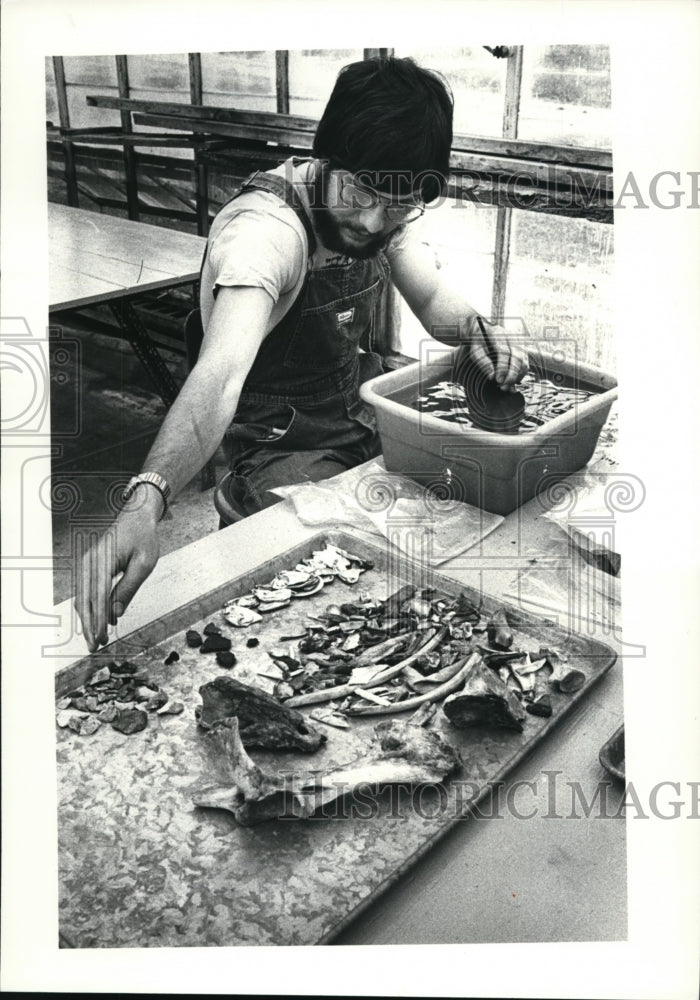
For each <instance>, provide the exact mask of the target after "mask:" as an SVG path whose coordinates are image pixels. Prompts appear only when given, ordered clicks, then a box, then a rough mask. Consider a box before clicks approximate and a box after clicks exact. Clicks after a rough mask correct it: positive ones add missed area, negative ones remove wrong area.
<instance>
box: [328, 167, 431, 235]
mask: <svg viewBox="0 0 700 1000" xmlns="http://www.w3.org/2000/svg"><path fill="white" fill-rule="evenodd" d="M351 177H352V175H351V174H341V177H340V200H341V202H342V203H343V205H344V207H345V208H356V209H360V210H362V211H366V210H367V209H370V208H376V207H377V206H378V205H381V206H382V208H383V209H384V214H385V216H386V218H387V219H388V220H389V222H393V223H395V224H396V225H399V226H405V225H408V223H409V222H415V221H416V219H420V217H421V216H422V215H423V213H424V212H425V205H423V204H420V203H417V202H415V201H414V202H411V203H405V204H403V205H402V204H399V203H397V202H395V201H391V200H390V199H388V198H387V197H386V196H383V195H381V194H378V193H377V192H376V191H373V190H371V189H370V188H366V187H363V186H362V185H361V184H358V183H357V181H354V180H352V179H351Z"/></svg>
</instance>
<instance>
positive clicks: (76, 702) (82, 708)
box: [71, 694, 90, 712]
mask: <svg viewBox="0 0 700 1000" xmlns="http://www.w3.org/2000/svg"><path fill="white" fill-rule="evenodd" d="M71 704H72V706H73V708H75V709H77V710H78V711H79V712H89V711H90V709H89V708H88V706H87V700H86V698H85V695H82V694H81V695H80V697H79V698H71Z"/></svg>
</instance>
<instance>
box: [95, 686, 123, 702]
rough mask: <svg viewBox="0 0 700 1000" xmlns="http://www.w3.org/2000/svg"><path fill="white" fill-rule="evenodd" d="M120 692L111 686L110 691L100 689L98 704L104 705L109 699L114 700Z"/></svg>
mask: <svg viewBox="0 0 700 1000" xmlns="http://www.w3.org/2000/svg"><path fill="white" fill-rule="evenodd" d="M118 694H119V692H118V691H116V690H115V689H114V688H110V689H109V691H100V693H99V694H98V695H97V704H98V705H104V704H105V703H106V702H108V701H114V699H115V698H116V696H117V695H118Z"/></svg>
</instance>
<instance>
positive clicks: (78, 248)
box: [48, 202, 206, 312]
mask: <svg viewBox="0 0 700 1000" xmlns="http://www.w3.org/2000/svg"><path fill="white" fill-rule="evenodd" d="M48 214H49V310H50V311H52V312H56V311H58V310H60V309H70V308H78V307H79V306H86V305H93V304H95V303H97V302H106V301H108V300H110V299H116V298H120V297H121V296H123V295H125V294H133V293H134V292H141V291H149V290H152V289H155V288H166V287H168V286H170V285H177V284H183V283H185V282H188V281H196V280H197V278H198V276H199V267H200V264H201V260H202V254H203V252H204V247H205V245H206V240H205V239H204V237H203V236H195V235H193V234H191V233H182V232H178V231H177V230H174V229H164V228H162V227H160V226H151V225H148V224H147V223H144V222H132V221H131V220H130V219H120V218H118V217H117V216H114V215H102V214H101V213H99V212H89V211H86V210H85V209H82V208H70V207H68V206H67V205H58V204H55V203H53V202H51V203H49V206H48Z"/></svg>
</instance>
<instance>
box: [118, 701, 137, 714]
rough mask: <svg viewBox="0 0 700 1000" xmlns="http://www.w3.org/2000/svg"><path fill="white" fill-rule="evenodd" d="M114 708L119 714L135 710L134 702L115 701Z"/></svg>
mask: <svg viewBox="0 0 700 1000" xmlns="http://www.w3.org/2000/svg"><path fill="white" fill-rule="evenodd" d="M114 707H115V708H116V709H117V711H118V712H130V711H131V709H132V708H134V702H133V701H115V703H114Z"/></svg>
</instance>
